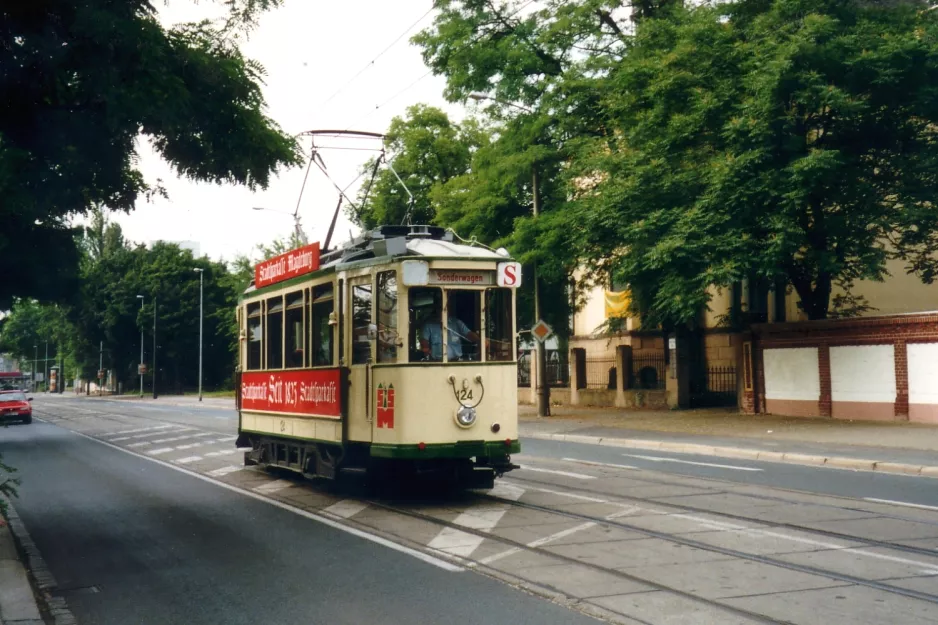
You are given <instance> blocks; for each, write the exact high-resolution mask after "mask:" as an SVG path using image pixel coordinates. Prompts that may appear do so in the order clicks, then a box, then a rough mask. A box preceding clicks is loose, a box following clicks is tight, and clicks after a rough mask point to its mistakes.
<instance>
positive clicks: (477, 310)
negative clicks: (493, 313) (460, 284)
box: [410, 288, 482, 362]
mask: <svg viewBox="0 0 938 625" xmlns="http://www.w3.org/2000/svg"><path fill="white" fill-rule="evenodd" d="M481 302H482V298H481V293H480V292H479V291H462V290H454V291H447V316H446V325H447V336H446V341H445V343H446V345H445V354H446V361H447V362H457V361H467V360H468V361H478V360H479V359H480V352H479V325H480V320H481V318H482V314H481ZM442 318H443V314H442V297H441V293H440V290H439V289H434V288H415V289H411V292H410V319H411V325H410V327H411V340H410V345H411V350H412V353H411V360H418V361H427V362H442V361H443V355H444V341H443V328H442Z"/></svg>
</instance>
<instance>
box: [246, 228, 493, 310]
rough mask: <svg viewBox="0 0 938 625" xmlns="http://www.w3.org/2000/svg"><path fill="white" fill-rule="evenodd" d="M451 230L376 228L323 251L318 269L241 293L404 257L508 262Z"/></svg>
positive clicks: (250, 292) (279, 286)
mask: <svg viewBox="0 0 938 625" xmlns="http://www.w3.org/2000/svg"><path fill="white" fill-rule="evenodd" d="M456 239H457V236H456V235H455V233H454V232H453V231H452V230H446V229H443V228H440V227H438V226H380V227H378V228H376V229H374V230H370V231H368V232H365V233H363V234H361V235H360V236H359V237H357V238H355V239H353V240H351V241H349V242H348V243H346V244H345V245H343V246H341V247H338V248H335V249H332V250H325V251H323V252H322V254H321V255H320V266H319V269H318V270H317V271H315V272H313V273H310V274H306V275H304V276H300V277H297V278H293V279H291V280H286V281H284V282H281V283H277V284H272V285H270V286H265V287H263V288H262V289H257V288H256V287H255V286H254V282H253V280H252V281H251V284H250V286H248V288H247V289H246V290H245V291H244V295H250V294H252V293H254V292H255V291H258V290H261V291H265V290H268V289H271V290H272V289H275V288H282V287H283V285H284V284H287V283H289V282H294V281H301V280H309V279H310V278H312V277H315V276H317V275H323V274H327V273H332V272H334V271H337V270H342V269H345V268H348V267H355V266H362V265H370V264H378V263H381V262H395V261H398V260H403V259H406V258H414V257H422V258H428V259H429V258H444V259H454V260H455V259H466V260H492V261H496V260H497V261H504V260H510V259H511V257H510V255H509V254H507V253H499V252H496V251H494V250H491V249H489V248H486V247H482V245H481V244H476V245H473V244H472V242H468V243H467V242H463V241H458V242H457V241H456Z"/></svg>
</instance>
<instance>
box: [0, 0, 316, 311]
mask: <svg viewBox="0 0 938 625" xmlns="http://www.w3.org/2000/svg"><path fill="white" fill-rule="evenodd" d="M279 3H280V1H279V0H226V2H225V4H226V5H227V7H228V8H229V10H230V13H229V17H228V19H226V20H224V21H223V22H222V23H217V24H216V23H210V22H200V23H197V24H183V25H179V26H175V27H172V28H164V27H163V26H162V25H161V24H160V21H159V17H158V15H157V13H156V9H155V8H154V7H153V5H152V4H151V3H150V2H147V1H146V0H128V1H126V2H110V1H108V0H90V1H88V0H83V1H81V2H79V1H78V0H50V1H48V2H6V3H4V5H3V8H2V9H0V100H2V101H3V102H4V113H3V115H2V116H0V197H2V198H3V203H2V205H0V221H2V223H3V227H2V229H0V275H3V276H4V278H3V280H2V281H0V308H8V307H9V304H10V301H11V297H12V296H14V295H19V296H23V297H38V298H41V299H61V298H62V297H63V295H64V294H66V293H69V292H73V291H74V289H75V288H76V287H77V277H78V262H79V253H78V250H77V249H76V247H75V243H74V235H75V232H74V231H73V230H72V229H71V228H70V227H69V226H68V225H67V222H66V218H67V217H68V216H70V215H75V214H82V213H85V212H86V211H88V210H89V209H90V208H91V207H93V206H97V205H106V206H108V207H109V208H111V209H113V210H123V211H129V210H132V209H133V207H134V205H135V203H136V202H137V201H138V200H139V199H141V198H142V197H146V196H148V195H149V194H153V193H160V192H161V191H162V190H161V188H160V187H159V185H158V184H157V185H156V186H152V185H150V184H148V183H147V182H146V181H145V180H144V178H143V175H142V173H141V172H140V170H139V169H138V161H139V158H138V152H137V148H136V142H137V140H138V139H139V138H140V137H141V135H142V136H143V137H146V138H147V139H148V140H149V141H150V143H151V145H152V146H154V147H155V148H156V150H157V151H158V152H159V153H160V154H161V155H162V156H163V157H164V158H165V159H166V160H167V161H168V162H169V163H171V164H172V165H173V167H174V168H175V170H176V171H177V172H178V173H179V174H180V175H183V176H186V177H188V178H191V179H193V180H200V181H213V182H219V183H223V182H224V183H239V184H245V185H248V186H249V187H252V188H253V187H265V186H266V185H267V183H268V181H269V180H270V175H271V173H272V172H274V171H276V170H277V169H278V168H279V167H281V166H288V165H293V164H295V163H296V162H297V161H298V153H297V151H296V145H295V142H294V140H293V139H292V138H290V137H289V136H286V135H285V134H283V132H282V131H281V130H280V129H279V128H278V127H277V125H276V124H275V123H274V122H273V121H272V120H271V119H269V118H268V117H267V116H266V115H265V113H264V100H263V97H262V94H261V86H260V85H261V80H262V77H263V68H261V67H260V66H259V65H258V64H257V63H255V62H253V61H251V60H249V59H247V58H245V57H244V56H243V55H242V54H241V52H240V51H239V49H238V42H239V34H241V33H243V32H244V31H245V30H246V29H249V28H250V27H251V26H253V25H254V24H255V23H256V20H257V18H258V16H259V14H260V13H261V12H262V11H263V10H265V9H267V8H270V7H272V6H275V5H278V4H279Z"/></svg>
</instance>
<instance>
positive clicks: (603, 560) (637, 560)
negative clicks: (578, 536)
mask: <svg viewBox="0 0 938 625" xmlns="http://www.w3.org/2000/svg"><path fill="white" fill-rule="evenodd" d="M544 549H546V550H547V551H550V552H552V553H559V554H561V555H564V556H567V557H571V558H576V559H577V560H582V561H584V562H589V563H591V564H597V565H599V566H603V567H606V568H611V569H620V568H622V569H624V568H636V567H645V566H653V565H658V564H662V563H675V564H679V563H683V564H690V563H693V562H710V561H715V560H726V559H728V558H729V556H724V555H721V554H719V553H714V552H712V551H707V550H704V549H697V548H695V547H687V546H684V545H677V544H675V543H672V542H669V541H666V540H661V539H658V538H645V539H642V540H624V541H617V542H612V543H587V544H579V545H545V546H544ZM633 572H634V571H633Z"/></svg>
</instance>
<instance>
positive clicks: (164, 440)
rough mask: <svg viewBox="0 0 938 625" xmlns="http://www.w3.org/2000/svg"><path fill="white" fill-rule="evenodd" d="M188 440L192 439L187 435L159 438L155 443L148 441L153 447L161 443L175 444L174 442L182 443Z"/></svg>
mask: <svg viewBox="0 0 938 625" xmlns="http://www.w3.org/2000/svg"><path fill="white" fill-rule="evenodd" d="M188 438H192V436H191V435H189V434H186V435H184V436H172V437H170V438H161V439H159V440H157V441H150V442H152V443H153V444H154V445H159V444H161V443H175V442H176V441H184V440H186V439H188Z"/></svg>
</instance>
